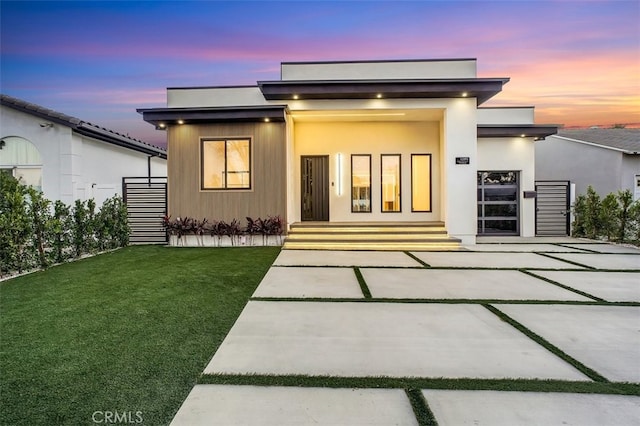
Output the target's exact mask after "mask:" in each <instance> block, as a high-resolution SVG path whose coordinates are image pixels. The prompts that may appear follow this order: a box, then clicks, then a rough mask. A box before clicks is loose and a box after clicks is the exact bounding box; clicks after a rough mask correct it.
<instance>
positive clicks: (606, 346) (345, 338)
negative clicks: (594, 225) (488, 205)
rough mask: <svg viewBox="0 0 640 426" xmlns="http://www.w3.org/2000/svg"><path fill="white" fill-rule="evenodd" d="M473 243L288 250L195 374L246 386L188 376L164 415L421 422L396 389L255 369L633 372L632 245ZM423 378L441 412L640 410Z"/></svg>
mask: <svg viewBox="0 0 640 426" xmlns="http://www.w3.org/2000/svg"><path fill="white" fill-rule="evenodd" d="M467 249H468V250H469V252H413V253H410V254H409V253H403V252H385V253H381V252H369V251H368V252H330V251H328V252H324V251H298V250H283V251H282V252H281V254H280V256H279V257H278V259H276V261H275V262H274V265H273V266H272V268H271V269H270V270H269V272H268V273H267V275H266V276H265V277H264V279H263V281H262V283H261V284H260V285H259V286H258V288H257V289H256V291H255V293H254V296H253V297H254V298H255V299H254V300H251V301H249V303H248V304H247V306H246V307H245V309H244V310H243V312H242V313H241V315H240V316H239V318H238V319H237V321H236V323H235V325H234V326H233V328H232V329H231V331H230V332H229V334H228V335H227V337H226V339H225V340H224V342H223V343H222V345H221V346H220V347H219V348H218V350H217V351H216V353H215V354H212V355H213V357H212V359H211V361H210V363H209V364H208V365H207V366H206V368H205V370H204V372H203V374H205V375H207V377H209V378H210V379H211V378H213V379H215V377H217V375H231V376H232V377H239V378H244V379H243V380H244V383H243V384H242V385H226V384H198V385H196V386H195V387H194V388H193V390H192V392H191V393H190V395H189V397H188V398H187V399H186V401H185V402H184V404H183V405H182V407H181V408H180V410H179V411H178V413H177V414H176V416H175V418H174V421H173V423H172V424H174V425H194V424H195V425H197V424H216V425H241V424H247V425H249V424H250V425H254V424H262V425H287V424H291V425H294V424H295V425H305V424H314V425H315V424H324V425H336V424H344V425H359V424H361V425H365V424H366V425H369V424H371V425H383V424H384V425H395V424H401V425H418V424H419V420H418V417H416V414H415V413H414V412H415V407H412V404H411V402H410V400H409V397H408V393H407V392H408V390H407V391H406V392H405V389H400V388H388V389H372V388H360V387H357V386H354V387H338V388H336V387H314V386H309V385H303V387H298V385H296V386H255V385H250V384H249V385H247V384H246V383H247V382H248V383H251V377H252V375H254V374H258V375H260V376H262V377H265V376H266V377H270V376H273V377H292V378H295V377H301V378H304V377H318V376H321V377H327V378H328V379H327V380H330V379H331V378H336V379H340V380H347V381H348V380H349V379H352V380H358V379H359V380H362V379H367V378H372V380H376V379H380V378H391V379H406V380H409V381H411V380H419V379H432V380H444V379H464V380H475V381H480V382H478V383H482V381H483V380H499V381H500V380H503V381H514V380H525V381H526V380H533V381H539V380H555V381H557V382H558V383H567V386H571V383H574V384H576V385H574V386H577V384H578V383H584V384H586V385H588V384H590V383H594V381H598V380H608V381H610V382H612V383H619V382H632V383H639V382H640V363H638V361H637V360H638V359H640V335H639V334H638V329H640V250H637V249H632V248H628V247H624V248H622V247H619V246H609V245H604V244H585V243H584V242H583V241H580V240H577V241H576V240H571V239H567V238H564V239H560V240H559V241H557V244H554V241H553V240H552V239H549V238H546V239H544V240H543V241H539V242H538V241H531V240H529V241H526V242H520V241H510V242H509V243H508V244H493V243H487V244H482V245H478V246H469V247H467ZM533 251H535V253H534V252H533ZM415 258H418V259H420V260H421V261H422V262H424V263H421V262H419V261H417V260H416V259H415ZM576 263H578V264H582V265H585V266H580V265H577V264H576ZM425 264H426V265H429V266H425ZM487 268H496V269H487ZM598 269H606V270H605V271H598ZM612 269H621V270H624V272H615V271H611V270H612ZM359 275H360V279H359ZM309 299H312V300H309ZM617 302H625V304H624V305H622V304H620V303H617ZM504 318H510V321H513V323H510V322H506V321H505V320H504ZM516 323H517V324H521V325H522V326H523V327H525V328H526V329H527V330H529V333H531V334H526V333H523V332H522V331H521V330H519V329H518V328H516V327H515V326H514V324H516ZM535 335H537V336H540V337H541V338H542V339H544V340H545V341H546V342H549V344H550V345H552V347H553V348H555V349H553V350H551V349H550V348H551V347H546V346H544V345H542V344H541V343H540V341H537V340H536V339H535V338H533V337H532V336H535ZM561 354H566V358H564V359H563V358H562V357H561V356H560V355H561ZM568 359H574V360H575V362H574V363H573V364H572V363H571V362H569V361H567V360H568ZM581 366H582V367H581ZM584 368H586V369H587V370H590V371H594V372H595V374H596V375H598V376H593V375H592V374H591V373H588V372H585V371H587V370H584ZM598 377H601V379H598ZM602 378H604V379H602ZM300 380H303V379H300ZM214 382H215V380H214ZM347 383H348V382H347ZM422 390H423V392H422V395H423V396H424V400H425V403H426V406H428V407H429V408H430V409H431V412H432V415H433V417H434V419H435V420H436V421H437V422H438V424H440V425H459V424H478V425H485V424H490V425H495V424H504V425H515V424H518V425H537V424H540V425H551V424H575V425H601V424H615V425H627V424H628V425H634V424H638V422H639V421H640V397H638V396H637V395H632V396H628V395H610V394H606V393H604V394H602V393H591V394H582V393H572V392H571V390H570V388H569V390H564V391H562V392H556V393H553V392H551V393H549V392H544V393H540V392H532V391H529V392H525V391H509V392H506V391H488V390H464V389H460V390H437V389H428V388H426V389H424V388H423V389H422ZM532 407H533V408H534V409H532Z"/></svg>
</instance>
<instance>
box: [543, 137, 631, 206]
mask: <svg viewBox="0 0 640 426" xmlns="http://www.w3.org/2000/svg"><path fill="white" fill-rule="evenodd" d="M535 151H536V179H537V180H566V181H570V182H571V183H572V184H575V193H576V194H585V193H586V192H587V187H588V186H589V185H591V186H592V187H593V188H594V189H595V190H596V192H598V193H599V194H600V195H601V196H605V195H607V194H609V193H611V192H617V191H621V190H626V189H628V190H630V191H631V192H632V193H633V194H634V199H635V200H638V199H640V129H599V128H594V129H580V130H565V129H561V130H560V131H559V132H558V134H557V135H553V136H550V137H548V138H547V139H546V140H545V141H540V142H538V143H536V150H535Z"/></svg>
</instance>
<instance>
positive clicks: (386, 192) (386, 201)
mask: <svg viewBox="0 0 640 426" xmlns="http://www.w3.org/2000/svg"><path fill="white" fill-rule="evenodd" d="M381 158H382V161H381V177H382V184H381V192H382V197H381V199H382V212H383V213H389V212H400V211H402V208H401V204H400V189H401V188H400V176H401V171H400V154H382V156H381Z"/></svg>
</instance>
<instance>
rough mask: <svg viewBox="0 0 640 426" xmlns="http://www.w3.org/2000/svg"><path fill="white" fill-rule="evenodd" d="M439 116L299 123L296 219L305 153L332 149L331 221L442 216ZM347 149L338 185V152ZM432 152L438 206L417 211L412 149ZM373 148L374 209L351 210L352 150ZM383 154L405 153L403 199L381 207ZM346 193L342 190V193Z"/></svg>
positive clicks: (296, 132)
mask: <svg viewBox="0 0 640 426" xmlns="http://www.w3.org/2000/svg"><path fill="white" fill-rule="evenodd" d="M439 133H440V131H439V124H438V123H437V122H373V121H370V122H301V123H295V128H294V132H293V134H294V158H293V163H292V167H291V168H292V169H293V170H294V176H293V183H292V184H291V185H290V187H291V188H292V190H293V200H292V202H291V205H292V207H293V210H292V211H290V214H289V217H290V221H298V220H300V196H301V195H300V190H301V189H300V179H301V177H300V173H301V172H300V157H301V156H303V155H329V185H330V192H329V219H330V221H334V222H340V221H367V220H370V221H439V220H441V217H440V160H439V157H440V152H439V151H440V141H439V139H440V135H439ZM338 153H340V154H341V155H342V178H341V182H342V188H341V190H339V188H338V169H337V164H338V163H337V154H338ZM412 153H413V154H432V185H431V186H432V212H431V213H412V212H411V154H412ZM352 154H371V194H372V204H371V206H372V209H371V210H372V212H371V213H352V212H351V155H352ZM381 154H401V192H402V194H401V205H402V209H401V210H402V211H401V212H397V213H382V212H381V187H380V182H381V176H380V167H381V163H380V162H381ZM339 193H341V195H339Z"/></svg>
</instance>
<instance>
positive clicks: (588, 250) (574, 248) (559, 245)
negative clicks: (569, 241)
mask: <svg viewBox="0 0 640 426" xmlns="http://www.w3.org/2000/svg"><path fill="white" fill-rule="evenodd" d="M576 244H589V243H576ZM553 245H554V246H558V247H562V248H568V249H573V250H581V251H580V252H578V253H600V252H599V251H595V250H591V249H588V248H577V247H571V246H568V245H566V244H564V243H555V244H553Z"/></svg>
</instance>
